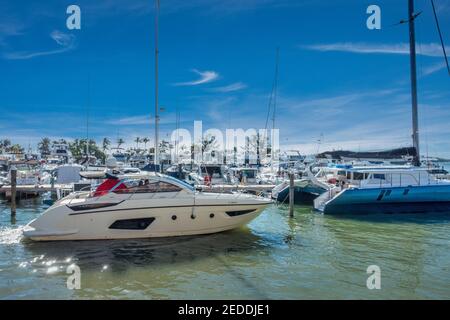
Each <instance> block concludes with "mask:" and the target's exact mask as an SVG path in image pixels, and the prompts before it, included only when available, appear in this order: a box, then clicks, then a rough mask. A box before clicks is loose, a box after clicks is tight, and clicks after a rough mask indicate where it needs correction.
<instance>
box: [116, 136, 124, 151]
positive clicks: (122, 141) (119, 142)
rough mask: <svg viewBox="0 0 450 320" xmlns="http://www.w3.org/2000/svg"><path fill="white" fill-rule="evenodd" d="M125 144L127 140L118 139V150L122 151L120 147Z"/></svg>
mask: <svg viewBox="0 0 450 320" xmlns="http://www.w3.org/2000/svg"><path fill="white" fill-rule="evenodd" d="M124 143H125V140H123V139H122V138H119V139H117V149H120V146H121V145H123V144H124Z"/></svg>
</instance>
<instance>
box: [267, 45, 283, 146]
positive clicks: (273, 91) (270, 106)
mask: <svg viewBox="0 0 450 320" xmlns="http://www.w3.org/2000/svg"><path fill="white" fill-rule="evenodd" d="M278 51H279V48H277V57H276V66H275V76H274V78H273V82H272V90H271V92H270V96H269V104H268V108H267V117H266V125H265V126H264V137H263V140H264V143H265V142H267V141H266V140H267V138H268V136H267V127H268V125H269V118H270V113H271V110H272V103H273V100H274V96H275V91H276V86H277V77H278ZM274 109H275V106H274ZM272 129H273V128H272Z"/></svg>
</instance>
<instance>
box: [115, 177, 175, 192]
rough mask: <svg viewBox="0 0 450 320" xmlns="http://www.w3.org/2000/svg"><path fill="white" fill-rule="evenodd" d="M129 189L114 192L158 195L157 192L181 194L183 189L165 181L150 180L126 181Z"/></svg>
mask: <svg viewBox="0 0 450 320" xmlns="http://www.w3.org/2000/svg"><path fill="white" fill-rule="evenodd" d="M124 183H125V185H126V187H127V188H124V189H120V190H114V192H115V193H119V194H123V193H157V192H180V191H181V190H182V189H181V188H180V187H178V186H176V185H173V184H171V183H168V182H164V181H150V180H148V179H144V180H137V181H134V180H133V181H125V182H124Z"/></svg>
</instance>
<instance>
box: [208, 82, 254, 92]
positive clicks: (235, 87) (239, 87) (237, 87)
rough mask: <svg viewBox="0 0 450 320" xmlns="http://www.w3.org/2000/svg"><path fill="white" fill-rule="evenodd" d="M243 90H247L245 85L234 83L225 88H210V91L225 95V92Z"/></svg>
mask: <svg viewBox="0 0 450 320" xmlns="http://www.w3.org/2000/svg"><path fill="white" fill-rule="evenodd" d="M245 88H247V85H246V84H245V83H242V82H235V83H232V84H230V85H227V86H223V87H216V88H211V91H214V92H221V93H227V92H234V91H239V90H242V89H245Z"/></svg>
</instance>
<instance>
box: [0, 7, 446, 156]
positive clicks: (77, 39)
mask: <svg viewBox="0 0 450 320" xmlns="http://www.w3.org/2000/svg"><path fill="white" fill-rule="evenodd" d="M435 3H436V5H437V9H438V16H439V18H440V23H441V29H442V32H443V36H444V41H445V42H446V45H447V53H449V52H450V0H435ZM70 4H77V5H79V6H80V7H81V11H82V22H81V30H68V29H67V28H66V19H67V17H68V15H67V14H66V8H67V7H68V6H69V5H70ZM370 4H377V5H379V6H380V7H381V13H382V29H381V30H368V29H367V28H366V19H367V17H368V15H367V14H366V8H367V7H368V5H370ZM153 8H154V3H153V1H151V0H103V1H102V0H99V1H86V0H75V1H62V0H49V1H45V2H44V1H13V0H0V138H10V139H11V140H13V142H14V143H21V144H23V145H24V146H28V144H31V145H32V146H34V145H35V144H36V143H37V142H38V141H39V140H40V138H41V137H44V136H49V137H52V138H58V137H64V138H68V139H73V138H76V137H79V138H82V137H85V136H86V119H87V116H86V114H87V105H88V104H89V105H90V108H89V110H90V111H89V122H90V129H89V134H90V137H92V138H95V139H97V140H98V141H99V140H100V139H102V138H103V137H109V138H110V139H112V140H116V138H117V136H118V135H119V136H121V137H123V138H124V139H125V140H126V141H127V142H128V143H129V144H130V145H132V144H133V143H132V140H133V139H134V138H135V137H136V136H140V137H144V136H148V137H150V138H151V139H152V140H153V132H154V131H153V121H152V120H151V118H152V117H153V110H154V89H153V88H154V80H153V74H154V53H153V50H154V10H153ZM421 10H423V13H422V14H421V15H420V16H419V18H418V20H417V23H416V28H417V42H418V45H417V50H418V53H419V55H418V60H417V63H418V76H419V79H418V83H419V87H418V88H419V108H420V109H419V116H420V127H421V147H422V152H423V153H426V152H427V151H428V152H429V154H430V155H437V156H445V157H450V125H449V122H450V90H449V89H450V77H449V75H448V74H447V72H446V69H445V67H444V59H443V55H442V50H441V49H440V44H439V38H438V34H437V31H436V26H435V23H434V20H433V16H432V11H431V5H430V2H429V0H416V11H421ZM406 17H407V1H406V0H389V1H387V0H375V1H370V2H369V1H361V0H345V1H344V0H336V1H318V0H305V1H300V0H296V1H287V0H221V1H219V0H191V1H184V0H161V15H160V105H161V106H163V107H164V108H165V111H164V112H163V113H162V114H161V131H162V136H163V137H166V135H167V134H168V133H169V132H171V131H172V130H173V129H174V128H175V114H176V110H177V109H178V110H179V111H180V115H181V127H184V128H187V129H189V130H191V129H192V127H193V121H194V120H202V121H203V127H204V129H207V128H219V129H225V128H244V129H248V128H264V126H265V118H266V112H267V104H268V98H269V93H270V90H271V86H272V81H273V76H274V68H275V66H274V65H275V52H276V47H280V64H279V65H280V73H279V97H278V104H277V114H276V126H277V127H278V128H280V143H281V144H282V145H283V148H285V149H288V148H289V149H292V148H296V149H299V150H300V151H302V152H303V153H311V152H315V151H316V150H317V140H318V139H319V138H320V137H321V136H322V137H323V138H322V141H323V142H322V145H321V146H320V149H321V150H325V149H333V148H336V149H337V148H343V149H352V150H380V149H384V148H390V147H401V146H407V145H410V144H411V141H410V140H411V138H410V135H411V112H410V91H409V88H410V84H409V56H408V54H407V53H408V52H407V49H408V47H407V45H408V28H407V25H400V26H393V24H395V23H397V22H398V21H400V20H401V19H405V18H406ZM89 83H90V86H89ZM89 87H90V90H89ZM89 92H90V93H89Z"/></svg>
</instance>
